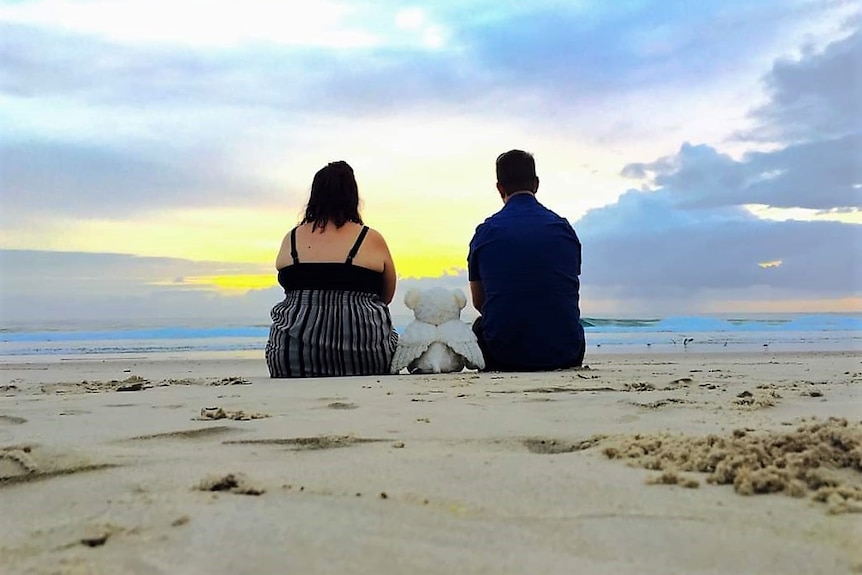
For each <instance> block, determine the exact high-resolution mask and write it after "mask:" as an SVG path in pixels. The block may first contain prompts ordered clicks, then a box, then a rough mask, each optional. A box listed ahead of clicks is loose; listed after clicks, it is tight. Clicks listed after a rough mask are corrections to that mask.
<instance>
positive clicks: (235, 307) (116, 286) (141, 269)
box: [0, 249, 476, 327]
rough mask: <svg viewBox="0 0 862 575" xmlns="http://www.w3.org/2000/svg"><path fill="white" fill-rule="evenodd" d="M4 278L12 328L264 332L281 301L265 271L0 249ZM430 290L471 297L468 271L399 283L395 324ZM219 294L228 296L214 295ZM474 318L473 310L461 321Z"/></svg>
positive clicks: (2, 316)
mask: <svg viewBox="0 0 862 575" xmlns="http://www.w3.org/2000/svg"><path fill="white" fill-rule="evenodd" d="M0 271H2V273H0V322H2V324H3V325H4V326H7V327H8V326H10V325H14V324H20V323H24V324H27V325H30V326H32V325H34V324H38V323H51V322H69V321H73V322H75V321H85V322H95V323H99V322H105V321H112V322H114V323H117V322H123V321H135V322H141V321H149V322H154V323H157V324H171V322H174V323H178V322H182V321H183V320H185V319H191V320H195V321H197V322H200V321H203V322H212V323H213V324H218V323H219V322H224V321H241V322H246V323H252V324H259V325H266V324H268V323H269V311H270V308H271V307H272V306H273V305H275V304H276V303H277V302H278V301H280V300H281V299H282V298H283V297H284V294H283V290H282V288H281V287H279V286H278V285H277V279H276V274H275V272H273V271H270V266H268V265H267V266H261V265H254V264H225V263H220V262H201V261H191V260H184V259H179V258H154V257H139V256H132V255H126V254H108V253H84V252H54V251H37V250H3V249H0ZM263 275H266V276H268V277H269V278H270V284H271V287H261V288H258V289H248V290H245V291H243V292H240V291H237V290H235V289H233V287H235V286H233V285H232V280H237V279H239V280H242V279H248V276H254V279H255V280H256V283H257V284H258V285H260V284H261V281H260V280H261V278H262V277H263ZM219 284H224V285H221V286H219ZM430 286H440V287H445V288H447V289H461V290H463V291H464V292H465V294H469V291H468V287H467V286H468V282H467V275H466V272H460V273H453V274H445V275H442V276H440V277H435V278H422V279H415V278H414V279H403V280H399V282H398V290H397V292H396V294H395V299H394V300H393V302H392V304H391V305H390V310H391V313H392V316H393V320H394V321H395V322H396V324H398V325H406V323H408V322H409V321H410V320H411V319H412V317H413V312H412V311H410V310H409V309H407V307H406V306H405V305H404V302H403V299H404V294H405V293H406V291H407V290H408V289H410V288H412V287H418V288H425V287H430ZM219 287H221V288H224V289H214V288H219ZM474 317H476V312H475V310H473V309H472V307H470V306H469V304H468V307H467V309H465V310H464V311H463V312H462V318H464V319H465V320H470V319H472V318H474Z"/></svg>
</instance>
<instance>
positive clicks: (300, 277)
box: [278, 226, 383, 297]
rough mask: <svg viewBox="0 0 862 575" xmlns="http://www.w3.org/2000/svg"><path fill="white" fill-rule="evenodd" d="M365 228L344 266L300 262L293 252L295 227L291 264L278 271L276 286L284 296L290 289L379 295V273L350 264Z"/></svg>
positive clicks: (291, 235)
mask: <svg viewBox="0 0 862 575" xmlns="http://www.w3.org/2000/svg"><path fill="white" fill-rule="evenodd" d="M367 234H368V226H363V227H362V231H361V232H359V236H358V237H357V238H356V242H354V244H353V247H352V248H350V252H349V253H348V254H347V259H346V260H345V261H344V263H333V262H308V263H301V262H300V261H299V254H298V253H297V251H296V228H293V229H292V230H291V231H290V257H291V258H292V259H293V265H289V266H285V267H283V268H281V269H280V270H278V283H279V284H281V287H283V288H284V291H285V293H286V292H288V291H293V290H305V289H318V290H340V291H358V292H365V293H370V294H375V295H378V296H381V297H382V296H383V272H377V271H374V270H372V269H368V268H364V267H362V266H355V265H353V258H355V257H356V254H357V253H358V252H359V247H360V246H361V245H362V242H363V240H365V236H366V235H367Z"/></svg>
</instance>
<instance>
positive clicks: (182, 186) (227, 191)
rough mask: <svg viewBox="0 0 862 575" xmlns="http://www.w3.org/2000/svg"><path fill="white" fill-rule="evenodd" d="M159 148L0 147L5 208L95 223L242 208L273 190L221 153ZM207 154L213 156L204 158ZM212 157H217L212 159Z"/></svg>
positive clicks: (40, 144) (44, 144) (55, 144)
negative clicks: (234, 168) (134, 215)
mask: <svg viewBox="0 0 862 575" xmlns="http://www.w3.org/2000/svg"><path fill="white" fill-rule="evenodd" d="M156 148H157V146H150V147H148V148H142V149H141V148H138V149H136V147H135V146H134V145H131V146H130V145H112V146H107V145H89V146H87V145H82V144H67V143H61V142H9V143H6V142H4V143H2V144H0V172H2V174H3V191H4V208H5V209H6V210H9V211H12V212H15V213H18V214H21V213H23V212H36V213H38V212H40V211H42V210H44V209H45V207H46V206H50V208H51V212H52V213H54V214H57V213H62V214H65V215H67V216H77V217H81V218H91V217H99V216H125V215H128V213H129V210H130V209H133V210H135V211H137V212H147V211H159V210H164V209H167V208H171V207H182V206H194V205H199V204H200V198H202V197H206V198H207V202H208V203H210V204H221V205H231V204H233V205H241V204H243V203H245V202H247V201H248V196H249V195H253V194H255V192H257V194H258V196H259V197H260V196H264V197H266V194H267V192H268V190H269V189H271V187H270V186H267V185H266V184H265V183H264V182H261V181H260V179H259V177H258V176H255V175H250V174H235V173H231V170H230V168H229V167H228V169H225V166H224V165H223V164H222V163H220V162H219V161H217V159H218V154H212V153H209V154H207V152H203V153H200V152H198V154H199V155H198V157H195V151H193V152H192V153H189V154H188V155H184V154H180V153H173V154H171V153H166V150H164V149H162V150H157V149H156ZM207 155H209V157H206V156H207ZM213 156H215V157H213Z"/></svg>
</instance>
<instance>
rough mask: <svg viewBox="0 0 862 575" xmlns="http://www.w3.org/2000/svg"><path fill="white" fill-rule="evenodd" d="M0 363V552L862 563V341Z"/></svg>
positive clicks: (31, 566) (70, 556)
mask: <svg viewBox="0 0 862 575" xmlns="http://www.w3.org/2000/svg"><path fill="white" fill-rule="evenodd" d="M587 363H588V364H589V366H590V368H589V369H583V370H570V371H560V372H552V373H529V374H526V373H521V374H501V373H483V374H477V373H472V372H463V373H459V374H443V375H414V376H407V375H403V376H388V377H357V378H333V379H320V380H297V381H284V380H270V379H269V378H268V377H267V374H266V367H265V365H264V364H263V361H262V359H261V360H216V359H211V360H198V359H195V360H181V359H160V358H159V357H158V356H155V357H152V358H145V357H129V358H111V359H102V358H98V359H95V360H86V361H52V362H46V363H41V364H35V363H32V364H23V363H17V364H15V363H7V364H2V365H0V573H3V574H4V575H5V574H17V573H22V574H24V573H27V574H116V573H144V574H151V573H152V574H161V573H164V574H169V573H170V574H175V573H191V574H196V573H200V574H204V573H206V574H222V573H223V574H231V575H236V574H246V573H247V574H263V573H383V574H390V573H391V574H396V573H467V574H473V573H494V574H498V573H572V572H581V573H600V574H602V573H607V574H618V573H622V574H627V573H647V574H650V573H655V574H659V573H661V574H667V573H782V574H786V573H806V574H807V573H828V574H834V573H862V546H860V545H859V541H862V393H860V390H862V353H817V354H804V353H788V354H778V353H769V352H766V351H764V352H762V353H751V354H744V355H733V354H726V355H725V354H708V355H697V354H693V353H679V354H666V355H661V354H654V355H640V356H636V355H605V356H598V355H596V356H591V357H588V358H587Z"/></svg>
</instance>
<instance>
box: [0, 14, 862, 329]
mask: <svg viewBox="0 0 862 575" xmlns="http://www.w3.org/2000/svg"><path fill="white" fill-rule="evenodd" d="M860 78H862V0H848V1H840V0H834V1H833V0H820V1H813V0H714V1H713V0H704V1H700V2H694V1H689V2H684V1H671V0H631V1H625V0H620V1H614V2H607V1H599V0H593V1H580V0H569V1H552V0H532V1H530V2H500V1H499V0H494V1H490V0H487V1H486V0H478V1H463V0H457V1H456V0H435V1H433V2H431V1H426V2H396V1H386V0H379V1H378V0H368V1H365V0H360V1H330V0H315V1H301V2H293V1H287V0H279V1H277V0H244V1H242V2H239V1H222V2H213V1H204V0H169V1H168V0H93V1H90V0H78V1H72V0H18V1H15V0H12V1H9V0H5V1H3V0H0V194H2V196H0V197H2V209H0V273H2V276H0V297H2V300H0V304H2V307H0V323H2V322H6V323H9V322H21V321H26V320H28V319H60V320H62V319H76V318H85V317H100V318H116V319H117V320H118V321H121V320H123V319H125V318H138V317H140V318H148V317H154V318H156V317H158V318H171V317H198V316H213V317H216V316H219V317H220V316H226V317H227V316H230V317H234V316H236V317H246V318H254V317H257V316H260V318H261V321H262V322H265V321H266V320H267V318H268V311H269V307H271V305H272V304H273V303H275V302H276V301H277V300H278V299H279V294H280V289H279V288H278V287H277V285H276V281H275V274H274V268H273V261H274V258H275V253H276V251H277V249H278V246H279V244H280V242H281V238H282V237H283V235H284V234H285V233H286V232H287V231H288V230H289V229H290V228H291V227H292V226H293V225H295V224H296V222H297V220H298V218H299V215H300V213H301V211H302V209H303V207H304V204H305V201H306V200H307V195H308V190H309V186H310V184H311V179H312V177H313V175H314V173H315V172H316V171H317V170H318V169H319V168H320V167H322V166H323V165H325V164H326V163H327V162H329V161H332V160H339V159H343V160H346V161H348V162H349V163H350V164H351V165H352V166H353V167H354V170H355V172H356V175H357V180H358V182H359V187H360V195H361V196H362V201H363V216H364V218H365V220H366V223H368V224H369V225H371V226H372V227H374V228H376V229H378V230H379V231H380V232H381V233H382V234H383V235H384V237H385V238H386V239H387V241H388V243H389V245H390V248H391V250H392V252H393V256H394V258H395V262H396V267H397V269H398V273H399V276H400V278H401V281H400V284H399V294H398V295H397V296H396V298H397V300H396V304H395V305H394V306H393V310H394V312H395V313H399V311H400V310H403V308H402V307H399V306H401V304H400V300H401V298H402V297H403V296H402V294H403V291H404V289H405V288H406V287H409V286H414V285H420V286H423V285H435V284H436V285H447V286H453V287H462V288H465V289H466V283H467V282H466V274H465V267H466V253H467V244H468V242H469V240H470V237H471V236H472V233H473V230H474V229H475V227H476V225H477V224H478V223H480V222H481V221H482V220H483V219H484V218H485V217H487V216H489V215H490V214H492V213H493V212H494V211H496V210H498V209H499V208H500V207H501V203H500V200H499V197H498V196H497V193H496V190H495V188H494V159H495V158H496V156H497V155H498V154H499V153H500V152H503V151H506V150H508V149H511V148H520V149H525V150H528V151H530V152H532V153H534V155H535V157H536V163H537V168H538V172H539V177H540V179H541V187H540V189H539V196H538V197H539V200H540V201H542V202H543V203H544V204H545V205H546V206H548V207H549V208H551V209H553V210H554V211H556V212H557V213H559V214H560V215H562V216H564V217H566V218H568V219H569V221H570V222H571V223H572V224H573V225H574V227H575V229H576V231H577V232H578V234H579V235H580V237H581V240H582V242H583V245H584V262H583V275H582V278H581V280H582V285H583V288H582V310H583V314H584V315H586V316H592V317H596V316H609V315H617V316H621V315H629V316H630V315H662V314H664V315H668V314H677V315H680V314H693V313H711V312H770V311H782V312H784V311H849V310H854V311H860V310H862V267H860V263H862V262H860V255H859V254H860V253H862V167H860V158H862V105H860V102H862V80H860Z"/></svg>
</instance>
